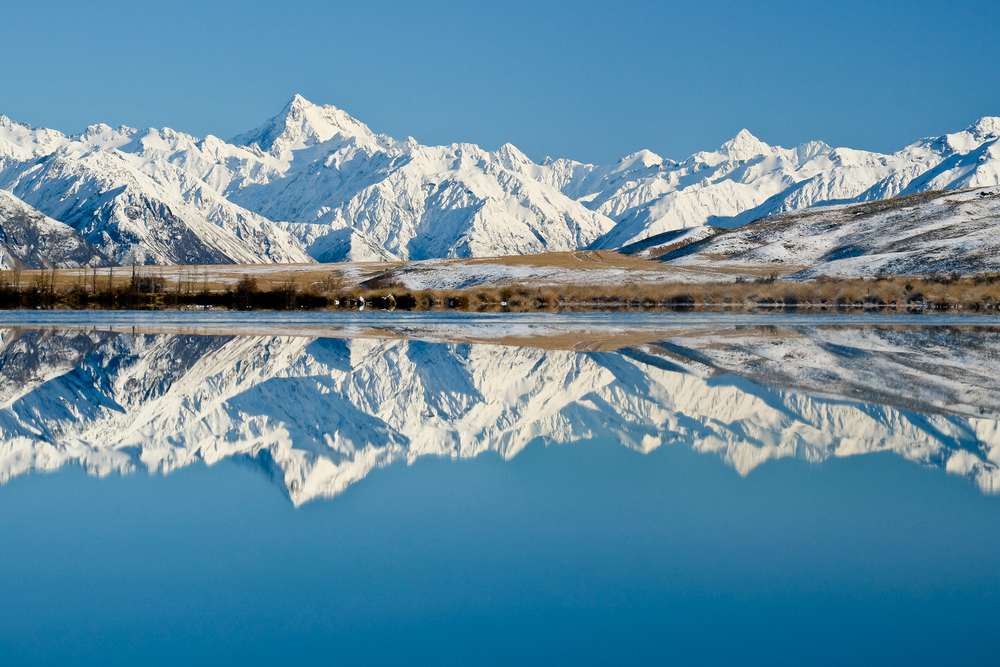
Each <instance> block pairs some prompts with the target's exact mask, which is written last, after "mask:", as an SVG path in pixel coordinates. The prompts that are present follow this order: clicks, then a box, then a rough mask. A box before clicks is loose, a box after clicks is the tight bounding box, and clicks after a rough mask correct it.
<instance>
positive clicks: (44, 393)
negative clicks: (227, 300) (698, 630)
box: [0, 325, 1000, 505]
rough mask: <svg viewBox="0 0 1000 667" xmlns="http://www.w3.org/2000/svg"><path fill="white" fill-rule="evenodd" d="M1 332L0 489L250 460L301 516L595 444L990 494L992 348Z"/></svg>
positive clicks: (798, 331) (800, 341)
mask: <svg viewBox="0 0 1000 667" xmlns="http://www.w3.org/2000/svg"><path fill="white" fill-rule="evenodd" d="M427 338H428V337H427V336H422V337H421V339H414V338H409V337H407V335H406V332H401V331H389V330H381V331H378V332H373V333H369V334H366V335H352V337H348V338H338V337H306V336H297V335H273V334H266V333H265V334H261V335H204V334H197V335H196V334H190V333H163V332H156V333H143V332H141V331H137V332H135V333H131V332H127V333H123V332H112V331H96V330H92V329H91V330H86V329H79V330H71V329H31V328H8V329H2V330H0V481H2V482H6V481H8V480H10V479H12V478H13V477H16V476H19V475H24V474H27V473H30V472H33V471H48V470H55V469H58V468H60V467H62V466H65V465H68V464H77V465H80V466H82V467H84V468H85V469H86V470H87V471H88V472H90V473H92V474H95V475H107V474H111V473H130V472H133V471H136V470H149V471H152V472H158V473H169V472H170V471H173V470H176V469H178V468H182V467H184V466H188V465H192V464H196V463H205V464H208V465H211V464H214V463H216V462H218V461H221V460H223V459H226V458H243V459H249V460H252V461H254V462H255V463H257V464H258V465H260V466H261V468H262V469H263V470H266V471H267V472H268V474H270V475H271V476H272V477H273V479H274V480H275V481H276V482H277V483H278V484H280V486H281V487H282V488H283V489H284V490H285V492H286V493H287V495H288V497H289V498H290V500H291V501H292V502H293V503H294V504H296V505H300V504H302V503H305V502H308V501H310V500H313V499H316V498H322V497H333V496H336V495H338V494H339V493H341V492H343V491H344V490H345V489H347V488H348V487H349V486H350V485H352V484H354V483H356V482H358V481H360V480H362V479H363V478H364V477H366V476H367V475H368V474H369V473H371V472H372V471H373V470H375V469H377V468H379V467H383V466H386V465H390V464H392V463H395V462H404V461H405V462H413V461H415V460H416V459H418V458H420V457H423V456H438V457H442V456H443V457H450V458H454V459H465V458H471V457H476V456H479V455H481V454H484V453H486V452H493V453H495V454H497V455H499V456H500V457H502V458H504V459H510V458H512V457H514V456H516V455H517V454H518V453H519V452H521V451H522V450H523V449H525V448H526V447H529V446H543V445H551V444H573V443H579V442H582V441H590V440H604V441H613V442H618V443H620V444H621V445H623V446H625V447H628V448H631V449H634V450H636V451H639V452H643V453H648V452H651V451H653V450H656V449H657V448H659V447H662V446H665V445H681V446H687V447H691V448H693V449H695V450H697V451H699V452H704V453H711V454H715V455H717V456H719V457H721V459H722V460H723V461H725V462H726V463H727V464H728V465H730V466H732V467H733V468H735V469H736V470H737V471H739V473H740V474H744V475H745V474H749V473H750V472H751V471H752V470H754V469H755V468H756V467H758V466H760V465H761V464H763V463H765V462H767V461H771V460H775V459H780V458H786V457H796V458H799V459H803V460H806V461H810V462H819V461H823V460H826V459H829V458H831V457H844V456H854V455H859V454H866V453H872V452H880V451H888V452H893V453H895V454H897V455H899V456H901V457H903V458H905V459H907V460H910V461H913V462H915V463H919V464H924V465H929V466H934V467H937V468H941V469H943V470H946V471H947V472H949V473H955V474H960V475H964V476H967V477H969V478H970V479H972V480H973V481H974V482H975V483H976V484H977V485H978V486H979V488H981V489H982V490H983V491H984V492H990V493H993V492H997V491H1000V472H998V464H1000V427H998V415H1000V330H997V329H993V328H987V327H974V328H973V327H912V326H884V327H871V326H868V327H864V328H862V327H849V326H782V327H768V326H736V325H733V326H712V327H704V326H703V327H697V326H689V327H684V328H674V329H665V330H663V331H645V332H643V333H642V335H641V336H640V335H630V336H625V337H622V338H620V339H619V340H617V342H615V341H610V342H609V341H607V340H604V339H602V340H601V341H600V344H597V343H594V341H593V340H583V339H581V340H578V341H575V340H574V339H573V337H572V336H567V335H565V334H563V335H560V336H553V337H547V338H546V337H544V336H543V337H539V338H538V339H537V340H534V341H533V342H531V341H528V340H519V341H518V343H519V344H516V345H514V344H501V343H509V342H510V341H504V340H500V341H499V343H495V344H487V343H483V342H472V340H471V339H470V338H468V337H465V338H463V337H461V336H440V337H437V338H435V337H430V338H431V339H430V340H428V339H427Z"/></svg>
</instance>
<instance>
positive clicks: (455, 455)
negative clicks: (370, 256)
mask: <svg viewBox="0 0 1000 667" xmlns="http://www.w3.org/2000/svg"><path fill="white" fill-rule="evenodd" d="M0 482H2V485H0V535H2V536H3V537H2V539H3V542H2V546H0V665H4V666H9V665H35V664H37V665H43V664H44V665H50V664H58V665H70V664H81V665H102V666H104V665H194V664H210V665H216V664H240V665H256V664H268V665H275V664H289V663H308V664H364V665H372V664H375V665H378V664H418V665H419V664H454V665H488V664H505V665H506V664H547V665H556V664H581V665H583V664H585V665H591V664H594V665H630V664H635V665H648V664H668V663H676V664H726V665H732V664H768V665H781V664H788V665H803V664H830V665H845V664H858V665H862V664H866V665H867V664H906V665H921V664H928V665H930V664H933V665H941V664H947V665H960V664H969V665H983V664H995V663H996V662H997V660H998V658H997V656H996V652H997V648H996V644H997V640H996V636H995V634H994V633H995V631H996V630H995V628H996V623H997V620H998V612H1000V320H997V319H995V318H994V319H990V318H971V317H955V318H937V317H927V316H914V317H887V316H878V315H858V316H852V317H844V316H821V315H816V316H788V315H774V316H747V315H703V314H697V315H629V314H614V315H540V314H535V315H437V314H432V315H426V314H425V315H420V314H396V313H365V314H362V315H344V314H325V313H323V314H321V313H308V314H291V315H289V314H267V313H253V314H232V313H200V314H184V313H147V314H135V313H48V312H8V313H2V314H0Z"/></svg>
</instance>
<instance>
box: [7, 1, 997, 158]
mask: <svg viewBox="0 0 1000 667" xmlns="http://www.w3.org/2000/svg"><path fill="white" fill-rule="evenodd" d="M754 4H755V5H757V6H751V5H750V3H727V2H711V3H708V2H695V3H692V2H685V3H668V2H608V1H607V0H605V1H603V2H588V1H577V2H564V3H550V2H544V1H542V0H535V1H533V2H520V1H516V0H511V1H508V2H498V3H485V2H483V3H479V2H477V3H457V2H455V3H443V2H434V1H424V2H419V3H385V2H363V3H362V2H352V3H334V2H308V1H303V2H294V3H292V2H276V1H272V2H253V1H250V0H247V1H244V2H210V3H209V2H205V3H195V2H187V1H186V0H178V1H174V2H158V3H151V4H150V5H149V6H142V5H143V3H139V2H134V1H133V2H95V3H79V2H61V1H55V2H47V3H38V2H36V3H16V4H15V5H13V6H7V7H5V8H4V17H3V21H2V22H0V57H2V62H3V63H4V64H5V67H4V72H3V74H2V75H0V113H6V114H7V115H9V116H11V117H13V118H16V119H18V120H22V121H25V122H29V123H32V124H34V125H41V126H49V127H57V128H59V129H63V130H67V131H77V130H79V129H81V128H82V127H84V126H85V125H87V124H88V123H91V122H96V121H105V122H110V123H112V124H119V123H125V124H128V125H133V126H140V127H141V126H150V125H152V126H163V125H167V126H170V127H174V128H176V129H180V130H185V131H188V132H193V133H196V134H204V133H209V132H210V133H213V134H216V135H219V136H223V137H229V136H231V135H233V134H235V133H237V132H240V131H242V130H245V129H249V128H250V127H253V126H256V125H258V124H260V123H261V122H262V121H263V120H264V119H266V118H268V117H269V116H272V115H274V114H275V113H276V112H277V111H278V110H279V109H280V108H281V106H282V105H283V104H284V103H285V102H286V101H287V99H288V98H289V97H290V96H291V94H292V93H293V92H296V91H297V92H301V93H302V94H304V95H305V96H306V97H308V98H310V99H312V100H313V101H316V102H325V103H332V104H336V105H338V106H340V107H343V108H345V109H346V110H348V111H349V112H351V113H352V114H354V115H355V116H357V117H359V118H361V119H362V120H364V121H365V122H367V123H368V124H369V125H371V126H372V127H373V128H374V129H376V130H379V131H384V132H388V133H389V134H392V135H394V136H398V137H405V136H407V135H413V136H415V137H416V138H417V139H419V140H420V141H422V142H425V143H446V142H451V141H474V142H477V143H480V144H483V145H484V146H487V147H490V148H494V147H496V146H497V145H499V144H501V143H503V142H504V141H511V142H513V143H515V144H517V145H518V146H520V147H521V148H522V149H523V150H525V151H526V152H527V153H528V154H529V155H531V156H532V157H534V158H536V159H537V158H541V157H543V156H545V155H566V156H572V157H576V158H579V159H584V160H591V161H608V160H613V159H615V158H616V157H618V156H619V155H621V154H624V153H626V152H629V151H632V150H636V149H638V148H643V147H646V148H650V149H652V150H655V151H657V152H659V153H661V154H663V155H665V156H667V157H684V156H686V155H687V154H689V153H691V152H692V151H694V150H697V149H701V148H711V147H714V146H716V145H718V144H719V143H720V142H722V141H724V140H725V139H727V138H729V137H731V136H732V135H733V134H735V133H736V132H737V131H738V130H739V129H740V128H741V127H744V126H745V127H748V128H749V129H750V130H751V131H753V132H754V133H755V134H757V135H758V136H760V137H761V138H763V139H764V140H766V141H768V142H771V143H780V144H784V145H791V144H795V143H798V142H801V141H804V140H807V139H812V138H819V139H824V140H826V141H828V142H830V143H833V144H838V145H850V146H855V147H861V148H871V149H876V150H894V149H896V148H898V147H900V146H901V145H903V144H905V143H908V142H909V141H911V140H913V139H915V138H917V137H920V136H925V135H931V134H939V133H941V132H944V131H951V130H955V129H959V128H961V127H964V126H965V125H967V124H968V123H969V122H971V121H972V120H974V119H976V118H978V117H979V116H982V115H1000V66H998V63H1000V38H998V30H1000V27H998V26H1000V9H998V6H1000V3H997V2H953V3H943V2H919V1H917V2H908V3H902V2H900V3H889V2H884V3H862V2H836V3H833V2H824V3H818V2H816V3H809V2H769V3H766V4H765V3H754ZM206 5H207V6H206Z"/></svg>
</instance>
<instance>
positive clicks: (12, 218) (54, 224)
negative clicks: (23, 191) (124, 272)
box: [0, 190, 107, 269]
mask: <svg viewBox="0 0 1000 667" xmlns="http://www.w3.org/2000/svg"><path fill="white" fill-rule="evenodd" d="M106 261H107V260H106V259H105V258H104V257H103V255H101V253H100V252H98V251H97V250H96V249H95V248H94V247H93V246H91V245H90V244H89V243H87V242H86V241H84V240H83V239H82V238H80V236H79V235H78V234H77V233H76V230H74V229H73V228H72V227H70V226H69V225H66V224H63V223H61V222H59V221H58V220H53V219H52V218H50V217H48V216H46V215H43V214H42V213H40V212H38V211H37V210H35V209H34V208H32V207H31V206H28V205H27V204H26V203H24V202H23V201H21V200H20V199H18V198H17V197H15V196H14V195H12V194H11V193H9V192H6V191H4V190H0V268H2V269H11V268H17V267H28V266H31V267H38V266H44V267H50V266H57V267H78V266H90V265H97V264H103V263H105V262H106Z"/></svg>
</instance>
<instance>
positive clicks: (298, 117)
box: [233, 93, 375, 155]
mask: <svg viewBox="0 0 1000 667" xmlns="http://www.w3.org/2000/svg"><path fill="white" fill-rule="evenodd" d="M336 138H341V139H355V140H357V141H359V142H360V143H369V142H371V141H374V140H375V133H374V132H372V131H371V130H370V129H369V128H368V126H367V125H365V124H364V123H362V122H361V121H359V120H358V119H356V118H354V117H353V116H351V115H350V114H349V113H347V112H346V111H343V110H342V109H338V108H337V107H335V106H333V105H319V104H315V103H313V102H310V101H309V100H307V99H306V98H305V97H303V96H302V95H300V94H299V93H295V94H294V95H292V98H291V99H290V100H289V101H288V103H287V104H286V105H285V107H284V108H283V109H282V110H281V113H279V114H278V115H277V116H275V117H274V118H271V119H270V120H269V121H267V122H266V123H264V125H262V126H260V127H259V128H257V129H255V130H251V131H249V132H245V133H243V134H241V135H238V136H236V137H234V138H233V143H235V144H240V145H244V146H250V145H257V146H258V147H259V148H260V149H261V150H263V151H268V152H270V153H272V154H274V155H281V154H283V153H287V152H289V151H295V150H300V149H303V148H308V147H309V146H314V145H316V144H321V143H324V142H327V141H330V140H332V139H336Z"/></svg>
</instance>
